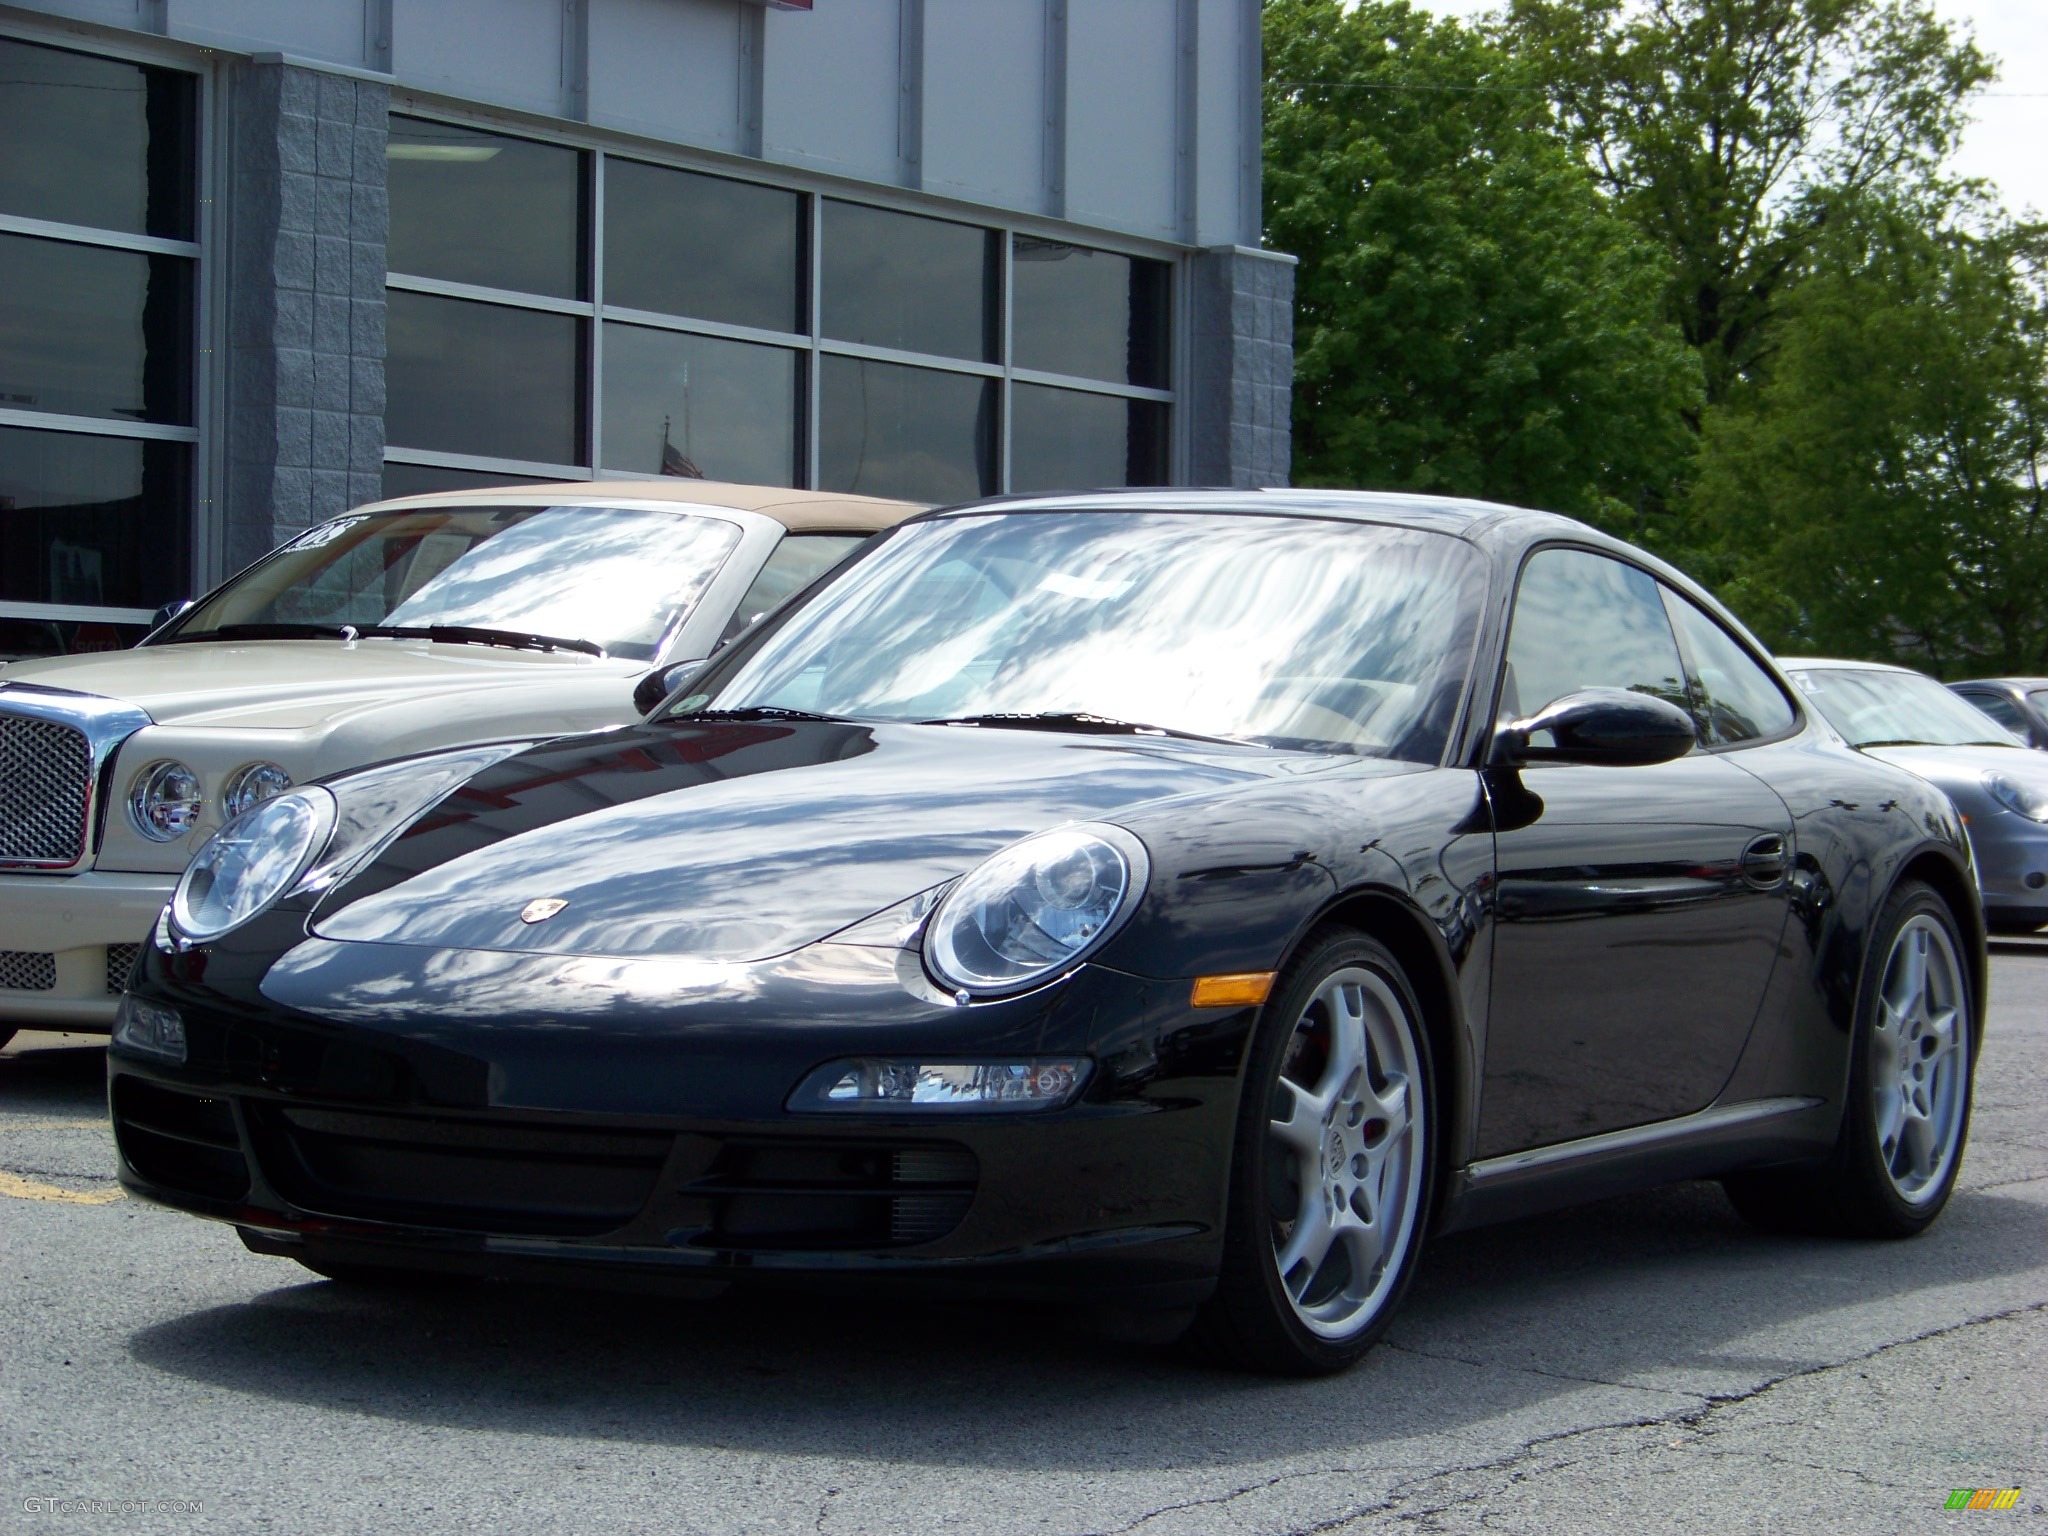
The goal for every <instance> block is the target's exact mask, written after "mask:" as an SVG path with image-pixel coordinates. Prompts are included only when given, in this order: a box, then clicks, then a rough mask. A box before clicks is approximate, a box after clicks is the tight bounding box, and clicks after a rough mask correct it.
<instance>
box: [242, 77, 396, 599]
mask: <svg viewBox="0 0 2048 1536" xmlns="http://www.w3.org/2000/svg"><path fill="white" fill-rule="evenodd" d="M230 91H231V102H230V113H231V119H232V126H231V129H230V145H229V167H228V181H229V186H228V188H227V198H226V204H227V208H228V211H229V227H228V232H227V256H228V293H227V338H228V359H227V374H226V378H227V399H226V410H225V413H224V417H225V424H226V434H225V442H224V449H225V452H224V471H225V472H224V475H223V477H222V478H223V481H224V485H223V490H224V493H225V502H226V505H225V507H224V508H223V509H222V510H223V515H222V516H221V517H220V518H219V519H218V520H217V522H216V524H215V526H216V527H217V528H219V529H220V530H221V540H222V542H221V547H220V554H219V565H220V573H221V574H223V575H226V574H228V573H231V572H233V571H236V570H238V569H240V568H241V567H242V566H244V565H246V564H247V563H248V562H249V561H251V560H253V559H255V558H256V557H257V556H259V555H261V554H263V553H264V552H265V551H267V550H269V549H271V548H273V547H274V546H275V545H277V544H279V543H281V542H282V541H283V540H285V539H288V538H290V537H291V536H292V535H293V534H294V533H296V532H298V531H299V530H300V529H302V528H305V527H306V526H307V525H308V524H309V523H314V522H318V521H320V520H321V519H322V518H327V517H332V516H333V515H334V514H335V513H337V512H341V511H345V510H346V509H347V508H349V507H351V506H355V505H357V504H358V503H361V502H365V501H372V500H375V499H376V497H377V496H378V495H379V494H381V492H382V487H383V473H384V315H385V308H384V270H385V245H386V238H387V235H388V233H389V229H390V205H389V200H388V198H387V196H386V190H385V173H384V150H385V145H386V143H387V142H388V140H389V136H390V130H389V123H388V117H387V114H388V112H389V110H390V105H391V93H390V89H389V88H388V87H387V86H385V85H382V84H380V83H378V82H376V81H374V80H363V79H357V78H352V77H349V76H345V75H340V74H329V73H327V72H325V71H322V70H312V69H305V68H301V67H299V66H297V65H293V64H283V63H266V62H262V61H256V62H252V63H248V64H244V65H241V66H239V67H238V68H237V69H236V70H235V72H234V75H233V79H232V82H231V85H230Z"/></svg>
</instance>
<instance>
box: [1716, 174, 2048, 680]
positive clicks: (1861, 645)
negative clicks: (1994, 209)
mask: <svg viewBox="0 0 2048 1536" xmlns="http://www.w3.org/2000/svg"><path fill="white" fill-rule="evenodd" d="M1984 225H1985V227H1983V228H1980V229H1978V230H1976V231H1974V232H1972V231H1969V230H1965V229H1956V228H1950V229H1941V228H1939V227H1935V226H1933V225H1932V223H1931V221H1930V220H1929V218H1928V216H1927V210H1925V209H1923V208H1915V207H1910V206H1907V207H1881V208H1879V209H1876V210H1868V211H1865V212H1864V213H1863V214H1862V216H1860V217H1858V218H1857V219H1856V220H1854V221H1842V222H1840V223H1838V224H1837V226H1836V227H1835V228H1834V229H1833V230H1832V231H1831V232H1830V235H1829V237H1828V239H1827V240H1826V241H1825V242H1824V243H1823V245H1822V246H1821V247H1820V248H1819V249H1818V250H1817V251H1816V252H1815V253H1814V257H1813V260H1812V262H1811V264H1810V265H1811V270H1810V271H1809V273H1808V274H1807V275H1806V276H1805V277H1804V278H1803V280H1802V281H1801V282H1800V283H1799V284H1798V285H1797V287H1796V288H1795V289H1793V290H1792V292H1791V293H1790V294H1789V295H1788V296H1787V298H1786V299H1785V302H1784V313H1783V315H1782V316H1781V318H1780V320H1779V322H1778V327H1779V339H1778V345H1777V349H1776V355H1775V357H1774V359H1773V361H1772V365H1771V368H1770V373H1769V378H1768V381H1767V382H1766V383H1764V384H1763V385H1762V387H1761V388H1760V389H1758V390H1756V391H1754V392H1753V393H1751V394H1750V396H1749V397H1748V398H1745V399H1743V400H1741V401H1739V402H1736V403H1735V404H1733V405H1731V406H1729V407H1726V408H1724V409H1722V410H1719V411H1716V412H1714V413H1712V414H1711V415H1710V416H1709V418H1708V424H1707V431H1706V440H1705V444H1704V448H1703V452H1702V456H1701V474H1700V480H1699V484H1698V486H1697V488H1696V490H1695V492H1694V500H1695V510H1696V511H1697V513H1698V514H1699V515H1700V518H1701V520H1702V522H1703V524H1704V525H1705V526H1707V527H1709V528H1711V529H1712V530H1713V531H1714V535H1715V538H1716V540H1717V543H1718V551H1717V554H1718V558H1717V560H1715V561H1714V564H1716V565H1718V567H1719V569H1720V571H1721V573H1722V574H1723V575H1724V576H1725V577H1726V578H1727V579H1726V581H1725V583H1724V585H1723V596H1725V597H1727V598H1728V599H1729V600H1730V601H1731V602H1733V603H1734V604H1735V605H1736V606H1737V607H1738V609H1740V610H1741V611H1742V612H1743V614H1744V616H1745V617H1746V618H1747V619H1749V620H1750V622H1751V623H1753V624H1755V625H1757V627H1758V629H1759V630H1760V632H1761V633H1762V634H1763V635H1764V636H1765V638H1766V639H1767V640H1768V641H1769V642H1770V643H1772V644H1774V645H1776V646H1777V647H1778V648H1780V649H1783V650H1796V651H1817V652H1823V653H1838V654H1845V655H1852V656H1878V657H1886V656H1888V657H1891V658H1893V659H1896V660H1899V661H1904V662H1906V663H1908V664H1910V665H1917V666H1924V667H1929V668H1931V669H1932V670H1934V671H1936V672H1941V673H1945V674H1947V675H1949V676H1951V677H1953V676H1960V675H1964V674H1965V673H1969V672H1982V671H2023V672H2041V671H2043V670H2048V500H2044V493H2043V485H2042V474H2043V469H2044V464H2048V283H2044V273H2048V240H2044V237H2043V231H2042V230H2041V229H2039V228H2024V227H2016V226H2013V225H2011V224H2009V223H2007V222H2004V221H2002V220H1998V219H1995V218H1989V219H1986V220H1985V221H1984Z"/></svg>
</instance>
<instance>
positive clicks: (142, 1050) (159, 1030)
mask: <svg viewBox="0 0 2048 1536" xmlns="http://www.w3.org/2000/svg"><path fill="white" fill-rule="evenodd" d="M114 1043H115V1044H116V1045H118V1046H120V1047H121V1048H122V1049H123V1050H127V1051H133V1052H135V1053H136V1054H137V1055H140V1056H155V1057H157V1058H158V1059H159V1060H162V1061H183V1060H184V1059H185V1021H184V1019H183V1018H182V1017H180V1016H179V1013H178V1010H177V1009H175V1008H166V1007H164V1006H163V1005H162V1004H160V1003H151V1002H146V1001H144V1000H143V999H142V998H139V997H137V996H136V995H135V994H134V993H133V992H124V993H122V994H121V1007H120V1010H119V1011H118V1012H117V1013H115V1015H114Z"/></svg>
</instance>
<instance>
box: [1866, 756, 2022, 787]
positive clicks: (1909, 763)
mask: <svg viewBox="0 0 2048 1536" xmlns="http://www.w3.org/2000/svg"><path fill="white" fill-rule="evenodd" d="M1863 751H1864V752H1866V753H1868V754H1869V755H1870V756H1871V757H1875V758H1881V759H1883V760H1884V761H1885V762H1887V763H1893V764H1896V765H1897V766H1898V767H1901V768H1904V769H1907V770H1908V771H1910V772H1912V773H1917V774H1919V775H1920V777H1921V778H1923V779H1927V780H1930V781H1932V782H1933V783H1936V784H1939V785H1940V786H1941V787H1942V788H1943V789H1951V788H1955V787H1962V788H1975V787H1976V786H1977V785H1978V784H1979V783H1980V782H1981V781H1982V779H1983V776H1984V775H1985V774H1986V773H1994V772H1995V773H2002V774H2005V775H2006V776H2007V777H2009V778H2012V779H2015V780H2018V781H2020V782H2021V783H2024V784H2027V785H2029V786H2031V787H2033V788H2035V789H2038V790H2040V791H2041V793H2042V794H2044V795H2048V759H2044V758H2043V756H2042V754H2040V753H2039V752H2036V751H2034V750H2032V749H2031V748H2028V747H1865V748H1863Z"/></svg>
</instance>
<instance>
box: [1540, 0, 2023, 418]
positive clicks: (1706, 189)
mask: <svg viewBox="0 0 2048 1536" xmlns="http://www.w3.org/2000/svg"><path fill="white" fill-rule="evenodd" d="M1501 35H1502V40H1503V44H1504V46H1506V47H1507V48H1509V49H1510V50H1511V51H1512V52H1513V53H1514V55H1515V57H1516V58H1517V59H1518V61H1519V62H1520V63H1521V64H1522V66H1523V67H1524V68H1526V69H1528V70H1529V71H1531V72H1532V73H1533V75H1534V77H1535V78H1537V79H1539V80H1540V81H1542V83H1543V84H1544V85H1545V86H1546V87H1547V89H1548V93H1549V95H1550V97H1551V99H1552V100H1553V101H1554V102H1555V104H1556V111H1557V114H1558V120H1559V123H1560V125H1561V127H1562V128H1563V130H1564V131H1565V132H1566V133H1567V134H1568V135H1569V136H1570V138H1571V139H1572V141H1573V142H1574V143H1575V144H1577V145H1578V146H1579V147H1580V148H1581V149H1582V150H1583V152H1584V153H1585V155H1586V158H1587V161H1588V163H1589V164H1590V165H1591V166H1592V167H1593V168H1594V170H1595V172H1596V173H1597V174H1598V176H1599V178H1600V181H1601V184H1602V186H1603V187H1604V188H1605V189H1606V191H1607V192H1608V194H1609V195H1610V196H1611V197H1612V198H1613V199H1614V203H1615V206H1616V207H1617V208H1618V209H1619V210H1621V211H1622V212H1623V213H1625V214H1626V215H1627V216H1628V217H1629V218H1630V219H1632V220H1633V221H1634V222H1635V224H1636V226H1637V227H1638V228H1639V229H1640V230H1642V232H1643V233H1644V234H1645V235H1646V236H1647V237H1649V238H1650V239H1652V240H1654V241H1655V242H1656V243H1657V244H1658V245H1659V246H1660V247H1661V248H1662V249H1663V250H1664V251H1665V253H1666V255H1667V256H1668V258H1669V260H1670V263H1671V286H1670V289H1669V292H1668V295H1667V300H1666V302H1667V305H1668V312H1669V314H1670V316H1671V318H1672V319H1673V320H1675V321H1676V322H1677V323H1678V325H1679V326H1680V328H1681V329H1682V330H1683V331H1684V333H1685V338H1686V340H1687V341H1688V342H1690V343H1691V344H1692V346H1693V347H1694V348H1696V349H1697V350H1698V352H1699V354H1700V358H1701V362H1702V366H1703V367H1704V370H1705V378H1706V392H1707V399H1708V400H1709V402H1715V401H1720V400H1722V399H1725V398H1726V397H1727V396H1728V394H1729V392H1730V391H1731V390H1732V389H1733V388H1735V387H1736V386H1737V384H1738V383H1739V382H1740V381H1742V380H1744V379H1749V378H1754V377H1755V376H1756V375H1757V372H1758V368H1759V365H1760V364H1761V363H1762V362H1763V361H1764V360H1765V359H1766V358H1767V357H1768V355H1769V352H1770V348H1771V345H1772V339H1773V331H1772V325H1771V320H1772V317H1773V314H1774V312H1775V310H1776V307H1777V305H1778V303H1779V300H1780V298H1781V297H1782V296H1783V294H1784V293H1785V292H1786V290H1787V288H1788V286H1789V285H1790V284H1792V283H1794V282H1796V281H1797V279H1798V276H1799V273H1800V268H1801V263H1802V261H1803V260H1804V259H1805V257H1806V255H1807V254H1808V253H1809V252H1810V251H1811V250H1812V249H1813V247H1814V244H1815V242H1816V241H1818V240H1819V239H1820V238H1821V236H1822V232H1823V231H1824V230H1825V229H1826V227H1827V226H1828V224H1829V222H1830V220H1831V219H1832V218H1835V217H1839V215H1840V211H1841V210H1842V209H1843V208H1844V207H1852V208H1853V207H1855V206H1856V205H1857V204H1858V203H1860V202H1861V200H1863V199H1864V198H1865V197H1867V196H1868V195H1870V194H1872V193H1877V192H1882V191H1884V190H1885V189H1890V188H1900V187H1916V188H1917V187H1923V186H1925V185H1927V184H1928V183H1930V182H1931V181H1933V180H1935V179H1937V178H1938V176H1939V173H1940V170H1941V166H1942V163H1943V161H1944V160H1945V159H1946V158H1947V157H1948V155H1949V153H1950V152H1951V151H1952V150H1953V149H1954V147H1955V144H1956V142H1957V139H1958V137H1959V136H1960V133H1961V130H1962V126H1963V123H1964V120H1965V107H1964V103H1965V101H1966V99H1967V97H1968V95H1969V93H1970V92H1971V91H1972V90H1974V89H1975V88H1976V87H1977V86H1979V85H1981V84H1982V83H1983V82H1984V81H1985V80H1987V79H1988V78H1990V74H1991V66H1990V64H1989V62H1988V61H1987V60H1986V59H1985V57H1984V56H1983V55H1982V54H1981V53H1980V52H1978V50H1977V48H1976V46H1975V44H1974V43H1972V42H1971V41H1970V40H1968V39H1967V38H1959V37H1958V36H1957V35H1956V34H1955V33H1954V31H1953V30H1952V29H1951V28H1950V27H1948V26H1947V25H1946V24H1945V23H1943V22H1942V21H1940V20H1939V19H1938V18H1937V17H1936V16H1935V14H1934V11H1933V9H1932V6H1931V5H1930V4H1929V3H1928V0H1510V5H1509V9H1508V12H1507V19H1506V22H1505V25H1504V27H1503V29H1502V34H1501Z"/></svg>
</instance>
